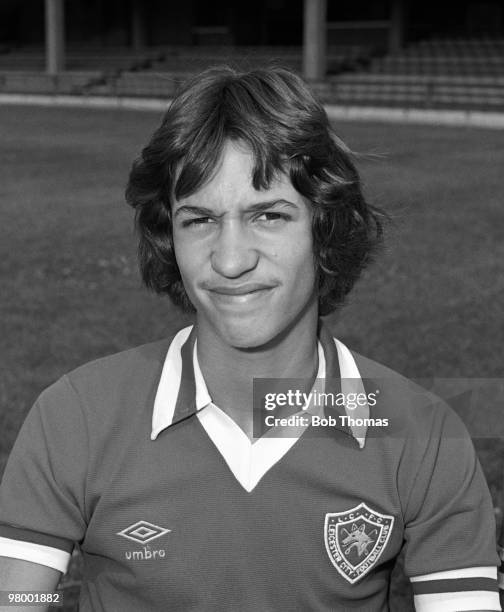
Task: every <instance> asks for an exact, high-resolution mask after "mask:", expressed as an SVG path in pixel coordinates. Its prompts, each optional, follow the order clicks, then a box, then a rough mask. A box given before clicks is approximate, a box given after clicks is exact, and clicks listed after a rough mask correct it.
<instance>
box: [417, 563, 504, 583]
mask: <svg viewBox="0 0 504 612" xmlns="http://www.w3.org/2000/svg"><path fill="white" fill-rule="evenodd" d="M457 578H494V579H496V578H497V567H496V566H495V565H489V566H486V567H463V568H462V569H456V570H448V571H445V572H434V573H432V574H424V575H423V576H413V577H411V578H410V580H411V582H425V581H426V580H450V579H457Z"/></svg>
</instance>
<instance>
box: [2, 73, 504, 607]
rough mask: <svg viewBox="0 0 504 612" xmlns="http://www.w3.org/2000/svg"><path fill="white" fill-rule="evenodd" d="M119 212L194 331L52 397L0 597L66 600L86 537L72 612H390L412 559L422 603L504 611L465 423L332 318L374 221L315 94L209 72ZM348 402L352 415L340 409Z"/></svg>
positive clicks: (6, 538) (119, 357)
mask: <svg viewBox="0 0 504 612" xmlns="http://www.w3.org/2000/svg"><path fill="white" fill-rule="evenodd" d="M126 198H127V201H128V203H129V204H130V205H131V206H132V207H133V208H134V209H135V214H136V225H137V229H138V233H139V239H140V245H139V260H140V267H141V272H142V277H143V280H144V282H145V284H146V285H147V287H149V288H151V289H153V290H154V291H156V292H157V293H159V294H167V295H168V296H170V298H171V299H172V301H173V302H174V303H175V304H176V305H177V306H179V307H181V308H182V309H184V310H186V311H187V310H190V311H193V312H194V319H195V323H194V325H193V326H189V327H185V328H183V329H181V330H179V331H178V332H177V333H176V334H175V336H174V337H173V338H169V339H163V340H161V341H159V342H155V343H151V344H147V345H144V346H140V347H138V348H134V349H132V350H128V351H125V352H121V353H119V354H116V355H113V356H110V357H105V358H103V359H99V360H98V361H94V362H92V363H89V364H87V365H84V366H82V367H80V368H78V369H77V370H75V371H73V372H70V373H69V374H67V375H65V376H63V377H62V378H61V379H60V380H58V381H57V382H56V383H54V384H53V385H52V386H50V387H49V388H48V389H46V390H45V391H44V392H43V393H42V394H41V396H40V397H39V398H38V400H37V402H36V403H35V405H34V407H33V408H32V410H31V412H30V413H29V415H28V417H27V419H26V421H25V423H24V425H23V427H22V429H21V432H20V434H19V436H18V439H17V441H16V443H15V445H14V448H13V450H12V453H11V456H10V458H9V462H8V465H7V467H6V470H5V474H4V477H3V481H2V485H1V488H0V556H1V557H0V591H4V592H6V591H15V590H18V591H20V590H22V591H38V590H43V591H51V590H53V589H54V588H55V587H56V585H57V583H58V580H59V578H60V576H61V573H62V572H65V571H66V569H67V566H68V563H69V560H70V557H71V553H72V550H73V549H74V547H75V546H78V548H79V549H80V551H81V553H82V558H83V581H82V587H81V594H80V608H79V609H80V610H81V612H91V611H92V612H101V611H106V612H110V611H121V612H138V611H142V612H154V611H156V612H157V611H164V610H173V611H175V612H185V611H189V610H191V611H196V610H197V611H205V612H224V611H229V612H284V611H287V610H288V611H290V612H293V611H299V612H309V611H317V612H324V611H327V612H328V611H334V610H350V609H351V610H369V611H377V612H383V611H386V610H388V593H389V585H390V576H391V571H392V568H393V566H394V563H395V560H396V558H397V556H398V554H399V553H400V552H401V551H402V550H404V553H405V556H404V569H405V572H406V574H407V576H408V577H409V579H410V580H411V584H412V588H413V592H414V599H415V606H416V609H417V610H418V611H421V612H449V611H461V610H500V607H499V599H498V593H497V582H496V575H497V571H496V565H497V556H496V552H495V542H494V537H495V526H494V520H493V511H492V503H491V499H490V495H489V492H488V489H487V485H486V483H485V480H484V477H483V474H482V471H481V468H480V466H479V463H478V461H477V458H476V456H475V452H474V449H473V447H472V444H471V441H470V438H469V436H468V434H467V432H466V430H465V428H464V427H463V425H462V424H461V422H460V420H459V419H458V417H457V416H456V415H455V413H454V412H452V411H451V409H449V408H448V407H447V406H446V405H445V404H443V403H442V402H441V401H439V400H436V398H434V397H431V396H429V395H428V394H427V393H426V392H423V391H422V390H420V389H419V388H417V387H415V386H414V385H413V384H412V383H410V382H409V381H407V380H406V379H404V378H402V377H401V376H400V375H399V374H396V373H394V372H392V371H391V370H389V369H387V368H386V367H384V366H381V365H379V364H377V363H375V362H373V361H371V360H369V359H367V358H365V357H362V356H361V355H358V354H356V353H355V352H353V351H352V350H350V349H349V348H348V347H347V346H345V345H344V344H343V343H342V342H341V341H339V340H338V339H335V338H333V337H332V334H331V333H330V331H329V330H328V329H327V328H326V327H325V325H324V323H323V322H322V321H321V317H322V316H324V315H327V314H329V313H331V312H333V311H335V310H336V309H337V308H339V307H340V306H341V305H342V303H343V301H344V299H345V296H346V295H347V294H348V293H349V291H350V290H351V288H352V286H353V285H354V283H355V281H356V280H357V278H358V277H359V275H360V273H361V271H362V270H363V269H364V268H365V266H366V265H367V264H368V263H369V262H370V261H371V259H372V257H373V256H374V254H375V252H376V250H377V247H378V246H379V244H380V242H381V239H382V233H383V232H382V224H383V216H382V214H381V213H380V211H379V210H377V209H375V208H373V207H372V206H370V205H369V204H368V203H367V202H366V201H365V199H364V197H363V194H362V190H361V183H360V179H359V175H358V172H357V170H356V168H355V166H354V163H353V161H352V156H351V154H350V152H349V150H348V148H347V147H346V146H345V144H344V143H343V142H341V140H339V139H338V138H337V137H336V136H335V135H334V133H333V132H332V129H331V126H330V124H329V121H328V118H327V115H326V113H325V111H324V109H323V107H322V106H321V105H320V103H319V102H318V101H316V100H315V98H314V97H313V95H312V93H311V92H310V90H309V89H308V88H307V86H306V85H305V84H304V83H303V81H302V80H301V79H300V78H299V77H298V76H296V75H295V74H293V73H292V72H290V71H288V70H284V69H280V68H272V69H269V70H255V71H251V72H244V73H240V72H236V71H234V70H232V69H229V68H215V69H211V70H208V71H205V72H204V73H202V74H201V75H199V76H197V77H195V78H194V79H193V80H192V81H190V82H189V83H188V84H187V85H186V86H185V87H184V89H183V90H182V91H181V93H180V94H179V95H178V96H177V97H176V98H175V100H174V101H173V102H172V104H171V105H170V107H169V109H168V111H167V112H166V114H165V116H164V118H163V121H162V124H161V126H160V127H159V128H158V129H157V131H156V132H155V133H154V135H153V136H152V138H151V140H150V142H149V143H148V144H147V146H146V147H145V148H144V149H143V151H142V154H141V156H140V157H139V159H138V160H137V161H136V162H135V163H134V165H133V168H132V171H131V174H130V178H129V183H128V187H127V193H126ZM285 381H290V382H289V384H290V383H291V382H292V381H299V388H298V389H297V390H296V393H298V392H299V394H298V397H306V398H310V401H308V400H307V402H305V403H304V404H303V405H302V406H299V405H297V406H292V407H291V408H292V410H291V413H290V414H291V415H292V414H298V416H299V415H303V418H298V419H294V420H291V421H289V413H288V411H287V412H286V411H285V409H286V406H285V404H286V398H288V397H289V396H288V395H287V394H286V393H285V392H284V391H285V390H286V388H287V387H286V384H287V383H286V382H285ZM370 381H371V383H370ZM261 385H262V386H261ZM261 389H262V391H261ZM289 390H290V391H291V392H292V389H289ZM266 392H267V393H268V394H269V395H268V398H275V401H276V403H274V406H276V405H278V410H277V411H269V412H268V414H270V413H271V414H273V415H274V416H275V417H278V418H279V419H280V420H278V421H273V423H276V424H275V425H274V426H273V427H269V428H268V427H258V422H259V425H261V418H262V416H261V415H263V413H264V405H262V408H261V402H260V401H259V403H257V397H259V399H260V398H261V397H263V398H264V397H266ZM342 393H343V394H345V393H348V394H349V393H352V397H353V398H356V397H359V398H360V401H359V402H358V405H357V406H349V405H347V404H345V403H341V402H340V403H338V404H337V405H329V404H330V402H329V398H330V397H333V396H334V397H335V396H338V397H341V394H342ZM371 393H373V394H375V395H374V398H375V401H374V402H371V401H369V398H370V397H371V396H370V394H371ZM303 394H305V395H303ZM315 394H317V395H315ZM290 397H294V392H292V393H291V396H290ZM315 397H324V398H325V400H327V404H323V405H321V404H320V403H316V402H311V398H315ZM376 398H378V399H376ZM315 404H316V405H315ZM306 415H310V417H313V416H317V415H318V420H317V421H316V422H317V423H319V424H320V423H322V426H319V427H315V426H314V425H313V423H314V422H315V421H311V420H310V418H308V417H307V416H306ZM283 416H285V419H286V420H285V421H282V419H281V417H283ZM345 417H346V418H345ZM375 421H376V422H378V421H379V422H380V423H381V424H382V425H383V423H385V424H386V425H387V426H389V428H390V429H389V430H388V432H389V433H387V428H386V427H383V426H382V427H374V426H373V425H374V424H375ZM289 422H290V423H293V425H289ZM282 423H284V424H283V425H282ZM315 430H317V431H315ZM5 609H7V608H5ZM28 609H30V610H31V609H33V608H32V607H27V610H28Z"/></svg>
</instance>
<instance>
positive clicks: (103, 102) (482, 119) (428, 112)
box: [0, 93, 504, 129]
mask: <svg viewBox="0 0 504 612" xmlns="http://www.w3.org/2000/svg"><path fill="white" fill-rule="evenodd" d="M170 103H171V99H168V98H134V97H115V96H70V95H44V94H9V93H3V94H0V105H1V104H21V105H27V106H63V107H77V108H115V109H117V108H120V109H125V110H143V111H165V110H166V109H167V108H168V106H169V105H170ZM324 107H325V109H326V112H327V114H328V116H329V118H330V119H333V120H337V121H378V122H385V123H413V124H420V125H448V126H450V125H454V126H461V125H462V126H473V127H480V128H489V129H496V128H499V129H504V112H500V113H499V112H494V111H486V112H484V111H473V110H467V111H464V110H436V109H420V108H387V107H375V106H339V105H336V104H326V105H325V106H324Z"/></svg>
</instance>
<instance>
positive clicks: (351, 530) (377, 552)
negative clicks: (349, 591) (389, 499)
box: [324, 502, 394, 584]
mask: <svg viewBox="0 0 504 612" xmlns="http://www.w3.org/2000/svg"><path fill="white" fill-rule="evenodd" d="M393 527H394V516H392V515H390V514H382V513H381V512H378V511H377V510H373V509H372V508H370V507H369V506H367V505H366V504H365V503H364V502H361V503H360V504H359V505H357V506H355V507H353V508H349V509H348V510H344V511H342V512H328V513H327V514H326V515H325V521H324V540H325V546H326V550H327V554H328V555H329V559H330V561H331V563H332V564H333V565H334V567H335V568H336V569H337V570H338V572H339V573H340V574H341V576H343V578H345V580H347V581H348V582H349V583H350V584H355V583H356V582H357V581H358V580H360V579H361V578H363V577H364V576H365V575H366V574H367V573H369V572H370V571H371V570H372V569H373V567H375V566H376V564H377V563H378V562H379V559H380V557H381V556H382V554H383V553H384V551H385V549H386V547H387V544H388V541H389V539H390V536H391V534H392V529H393Z"/></svg>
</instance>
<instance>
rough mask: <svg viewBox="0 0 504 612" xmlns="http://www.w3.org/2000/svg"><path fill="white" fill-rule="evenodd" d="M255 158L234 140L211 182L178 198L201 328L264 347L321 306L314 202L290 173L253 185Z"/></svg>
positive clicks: (185, 276)
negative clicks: (317, 287)
mask: <svg viewBox="0 0 504 612" xmlns="http://www.w3.org/2000/svg"><path fill="white" fill-rule="evenodd" d="M252 169H253V156H252V153H251V152H250V151H249V150H248V149H247V148H245V146H243V145H239V144H238V143H232V142H229V143H228V144H227V146H226V148H225V149H224V152H223V155H222V160H221V164H220V165H219V168H218V171H217V172H216V174H215V175H214V177H213V178H212V180H211V181H210V182H208V183H207V184H206V185H204V186H203V187H202V188H201V189H200V190H199V191H197V192H196V193H194V194H192V195H190V196H188V197H187V198H182V199H180V200H178V201H175V202H174V204H173V240H174V247H175V256H176V259H177V263H178V266H179V269H180V273H181V276H182V280H183V282H184V287H185V289H186V291H187V294H188V295H189V298H190V300H191V302H192V303H193V305H194V307H195V308H196V311H197V321H198V326H199V328H200V329H202V328H205V331H208V332H211V333H212V334H213V335H216V336H217V337H219V338H220V339H221V340H222V341H224V342H225V343H226V344H228V345H230V346H234V347H239V348H253V347H260V346H263V345H265V344H266V343H268V342H270V341H271V340H273V339H274V338H276V337H277V336H278V335H279V334H281V333H282V332H283V331H284V330H286V329H287V328H288V327H289V326H290V325H291V324H292V323H294V322H295V321H296V320H300V319H301V320H302V319H303V316H304V315H305V314H306V313H307V312H309V311H310V312H311V313H312V314H313V313H314V314H315V316H316V311H317V295H316V290H315V267H314V258H313V246H312V232H311V208H310V205H309V204H308V202H307V201H306V200H305V199H304V198H303V197H302V196H301V195H300V194H299V193H298V192H297V191H296V190H295V189H294V187H293V186H292V185H291V183H290V180H289V178H288V177H287V176H286V175H283V174H282V175H280V176H278V177H277V178H276V179H274V180H273V181H272V183H271V185H270V187H269V188H268V189H266V190H261V191H256V190H255V189H254V187H253V185H252Z"/></svg>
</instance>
